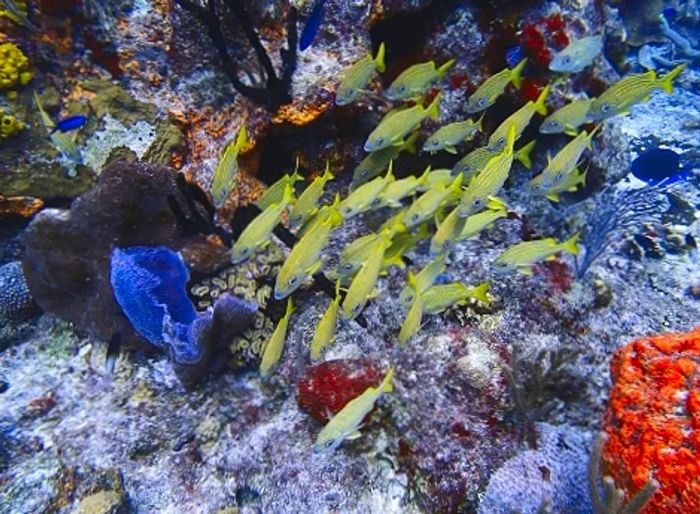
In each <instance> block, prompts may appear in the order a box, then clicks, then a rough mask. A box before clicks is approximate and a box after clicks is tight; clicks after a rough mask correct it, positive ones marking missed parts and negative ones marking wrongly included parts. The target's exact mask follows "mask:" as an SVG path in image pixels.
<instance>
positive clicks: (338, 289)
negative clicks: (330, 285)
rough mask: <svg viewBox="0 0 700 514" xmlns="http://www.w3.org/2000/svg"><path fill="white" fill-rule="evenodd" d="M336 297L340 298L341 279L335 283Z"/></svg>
mask: <svg viewBox="0 0 700 514" xmlns="http://www.w3.org/2000/svg"><path fill="white" fill-rule="evenodd" d="M335 297H336V298H339V297H340V277H338V279H337V280H336V281H335Z"/></svg>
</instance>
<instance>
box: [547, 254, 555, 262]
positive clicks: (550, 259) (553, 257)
mask: <svg viewBox="0 0 700 514" xmlns="http://www.w3.org/2000/svg"><path fill="white" fill-rule="evenodd" d="M556 260H557V256H556V255H550V256H549V257H547V258H545V261H556Z"/></svg>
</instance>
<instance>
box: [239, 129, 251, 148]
mask: <svg viewBox="0 0 700 514" xmlns="http://www.w3.org/2000/svg"><path fill="white" fill-rule="evenodd" d="M248 143H249V141H248V129H247V128H246V126H245V125H243V126H242V127H241V130H239V131H238V136H237V137H236V148H238V150H239V151H240V150H242V149H243V147H244V146H246V145H247V144H248Z"/></svg>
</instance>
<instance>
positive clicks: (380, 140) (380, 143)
mask: <svg viewBox="0 0 700 514" xmlns="http://www.w3.org/2000/svg"><path fill="white" fill-rule="evenodd" d="M374 142H375V143H376V144H378V145H383V144H384V138H383V137H378V138H377V139H375V140H374Z"/></svg>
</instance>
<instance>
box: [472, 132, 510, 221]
mask: <svg viewBox="0 0 700 514" xmlns="http://www.w3.org/2000/svg"><path fill="white" fill-rule="evenodd" d="M514 142H515V127H511V128H510V132H509V133H508V142H507V144H506V147H505V148H504V149H503V152H501V153H500V154H498V155H496V156H495V157H493V158H492V159H491V160H489V161H488V162H487V163H486V166H484V169H483V170H481V172H479V174H478V175H476V176H475V177H474V178H473V179H472V180H471V182H469V185H468V186H467V190H466V191H465V192H464V194H463V195H462V199H461V200H460V204H459V215H460V216H461V217H463V218H466V217H467V216H469V215H471V214H474V213H475V212H479V211H480V210H482V209H484V208H486V206H487V204H488V200H489V197H492V196H495V195H496V194H498V192H499V191H500V190H501V188H502V187H503V184H504V183H505V181H506V179H507V178H508V173H509V172H510V167H511V166H512V164H513V143H514Z"/></svg>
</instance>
